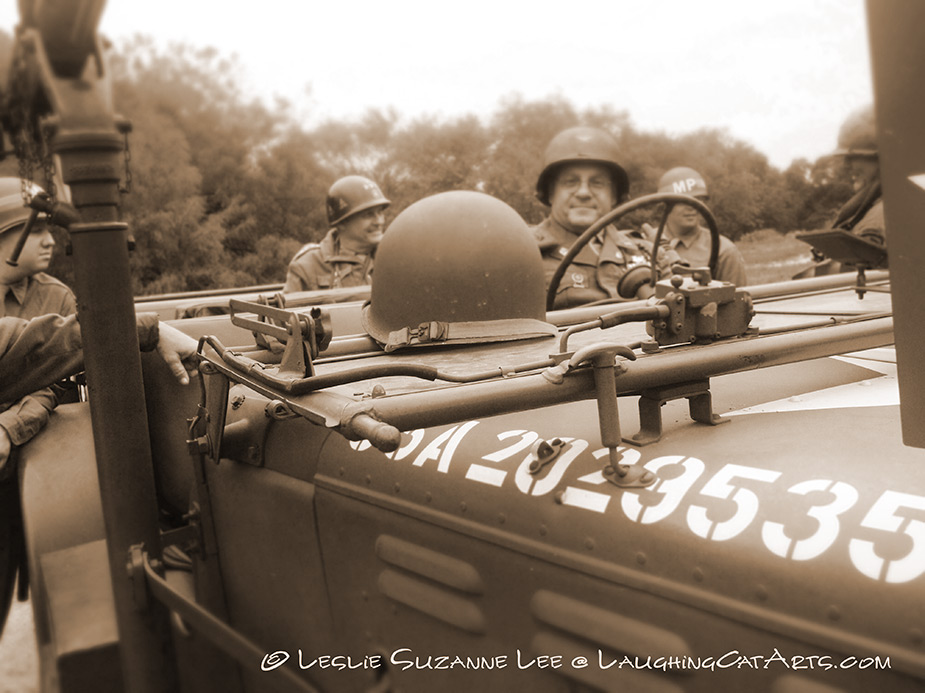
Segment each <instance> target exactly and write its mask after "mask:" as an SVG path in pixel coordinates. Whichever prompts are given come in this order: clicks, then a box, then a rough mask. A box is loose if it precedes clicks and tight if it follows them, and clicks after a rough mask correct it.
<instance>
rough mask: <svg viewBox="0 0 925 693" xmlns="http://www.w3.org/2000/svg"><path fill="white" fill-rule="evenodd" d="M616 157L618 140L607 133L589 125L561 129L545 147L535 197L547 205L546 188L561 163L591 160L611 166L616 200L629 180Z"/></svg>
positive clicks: (627, 189) (624, 190)
mask: <svg viewBox="0 0 925 693" xmlns="http://www.w3.org/2000/svg"><path fill="white" fill-rule="evenodd" d="M618 158H619V152H618V151H617V141H616V139H614V137H613V135H611V134H610V133H609V132H605V131H604V130H601V129H599V128H589V127H577V128H569V129H568V130H563V131H562V132H560V133H559V134H558V135H556V136H555V137H553V138H552V141H550V143H549V146H548V147H546V154H545V155H544V156H543V172H542V173H540V177H539V178H538V179H537V181H536V197H537V199H538V200H539V201H540V202H542V203H543V204H544V205H548V204H549V188H550V185H551V184H552V183H553V181H554V180H555V176H556V173H557V172H558V170H559V167H560V166H562V164H568V163H593V164H603V165H604V166H606V167H607V168H608V169H610V172H611V174H612V175H613V183H614V185H615V186H616V188H617V202H619V201H621V200H622V199H623V198H624V197H626V195H627V194H628V193H629V188H630V182H629V177H628V176H627V175H626V171H625V170H624V169H623V167H622V166H620V164H619V163H618V161H617V159H618Z"/></svg>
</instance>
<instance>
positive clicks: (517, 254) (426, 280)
mask: <svg viewBox="0 0 925 693" xmlns="http://www.w3.org/2000/svg"><path fill="white" fill-rule="evenodd" d="M545 319H546V311H545V290H544V274H543V263H542V259H541V257H540V251H539V247H538V246H537V244H536V240H535V239H534V237H533V235H532V234H531V233H530V231H529V229H528V228H527V224H526V223H525V222H524V220H523V219H522V218H521V216H520V215H519V214H518V213H517V212H515V211H514V210H513V209H512V208H511V207H509V206H508V205H507V204H505V203H504V202H502V201H501V200H499V199H497V198H494V197H491V196H490V195H485V194H483V193H479V192H470V191H461V190H457V191H453V192H444V193H438V194H436V195H431V196H430V197H425V198H424V199H423V200H419V201H418V202H415V203H414V204H412V205H411V206H409V207H407V208H406V209H404V210H403V211H402V212H401V214H399V215H398V216H397V217H395V220H394V221H393V222H392V223H391V224H390V225H389V228H388V230H387V231H386V233H385V236H384V237H383V239H382V243H380V244H379V249H378V250H377V252H376V271H375V275H374V276H373V283H372V289H371V293H370V300H369V302H368V303H367V304H366V305H365V306H364V307H363V315H362V321H363V327H364V328H365V329H366V331H367V333H368V334H369V335H370V336H371V337H372V338H373V339H375V340H376V341H377V342H379V343H380V344H382V345H383V347H384V348H385V350H386V351H394V350H395V349H398V348H401V347H404V346H420V345H432V344H466V343H481V342H497V341H507V340H514V339H527V338H532V337H541V336H552V335H554V334H555V328H554V327H553V326H552V325H550V324H548V323H546V322H545Z"/></svg>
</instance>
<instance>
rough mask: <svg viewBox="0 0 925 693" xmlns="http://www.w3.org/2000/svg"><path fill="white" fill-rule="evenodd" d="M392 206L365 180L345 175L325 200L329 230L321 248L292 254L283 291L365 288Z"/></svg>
mask: <svg viewBox="0 0 925 693" xmlns="http://www.w3.org/2000/svg"><path fill="white" fill-rule="evenodd" d="M390 204H391V202H390V201H389V200H388V199H386V197H385V195H383V194H382V191H381V190H380V189H379V186H378V185H376V184H375V183H374V182H373V181H371V180H370V179H369V178H364V177H363V176H346V177H344V178H341V179H339V180H337V181H335V183H334V184H333V185H332V186H331V188H330V190H328V197H327V213H328V224H329V225H330V230H329V231H328V233H327V235H326V236H325V237H324V238H323V239H322V241H321V243H308V244H307V245H304V246H303V247H302V248H301V249H300V250H299V252H297V253H296V254H295V257H293V258H292V261H291V262H290V263H289V271H288V273H287V276H286V285H285V287H283V292H284V293H291V292H293V291H315V290H317V289H336V288H340V287H347V286H363V285H365V284H369V283H370V275H371V274H372V270H373V255H374V254H375V252H376V248H377V247H378V245H379V241H381V240H382V234H383V231H384V228H385V209H386V207H388V206H389V205H390Z"/></svg>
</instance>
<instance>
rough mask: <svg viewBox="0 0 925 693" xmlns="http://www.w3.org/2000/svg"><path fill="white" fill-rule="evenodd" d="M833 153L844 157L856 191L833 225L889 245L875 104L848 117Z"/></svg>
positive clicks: (836, 216)
mask: <svg viewBox="0 0 925 693" xmlns="http://www.w3.org/2000/svg"><path fill="white" fill-rule="evenodd" d="M833 156H842V157H844V160H845V164H846V165H847V166H848V168H849V170H850V172H851V178H852V182H853V183H854V190H855V194H854V195H853V196H852V197H851V199H849V200H848V201H847V202H846V203H845V204H844V205H843V206H842V208H841V209H840V210H838V213H837V214H836V215H835V221H834V222H833V224H832V228H835V229H844V230H845V231H850V232H851V233H853V234H855V235H858V236H860V237H861V238H864V239H866V240H868V241H872V242H874V243H879V244H881V245H886V226H885V224H884V223H883V198H882V192H881V188H880V160H879V157H878V151H877V126H876V121H875V120H874V108H873V106H871V105H867V106H863V107H861V108H859V109H858V110H856V111H854V112H853V113H851V115H849V116H848V117H847V118H846V119H845V122H844V123H843V124H842V126H841V129H840V130H839V131H838V149H837V150H836V151H835V152H834V153H833Z"/></svg>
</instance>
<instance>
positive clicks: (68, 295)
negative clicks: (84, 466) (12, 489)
mask: <svg viewBox="0 0 925 693" xmlns="http://www.w3.org/2000/svg"><path fill="white" fill-rule="evenodd" d="M25 187H26V189H27V194H30V195H35V194H38V193H40V192H42V190H41V188H39V187H38V186H37V185H34V184H32V183H27V184H26V186H25ZM30 214H31V209H30V208H29V207H27V206H26V203H25V201H24V200H23V184H22V181H20V179H19V178H0V291H2V292H3V300H2V302H0V317H14V318H23V319H25V320H29V319H31V318H35V317H38V316H40V315H46V314H48V313H56V314H58V315H65V316H66V315H71V314H73V313H75V312H76V311H77V305H76V301H75V300H74V294H73V293H72V292H71V290H70V289H69V288H68V287H67V286H65V285H64V284H63V283H62V282H60V281H58V280H57V279H55V278H54V277H52V276H50V275H48V274H45V270H46V269H48V265H49V264H50V263H51V257H52V250H53V249H54V247H55V240H54V238H53V237H52V235H51V231H50V230H49V228H48V224H47V222H46V220H44V219H42V218H39V219H37V220H36V222H35V224H34V225H33V226H32V230H31V233H30V234H29V236H28V238H26V240H25V245H24V246H23V248H22V251H21V252H20V254H19V257H18V260H17V264H16V266H12V265H10V264H9V263H8V262H7V260H8V259H10V257H11V256H12V255H13V254H14V248H15V247H16V245H17V241H19V237H20V235H21V234H22V232H23V230H24V227H25V224H26V221H27V220H28V219H29V216H30ZM58 394H59V393H57V392H56V391H54V390H52V389H50V388H46V389H43V390H39V391H38V392H35V393H33V394H31V395H29V396H26V397H24V398H22V399H21V400H19V401H16V402H5V403H2V404H0V468H2V467H3V464H4V463H5V462H6V460H7V458H8V457H9V455H10V453H11V451H12V449H13V447H14V446H18V445H24V444H25V443H27V442H28V441H29V440H31V439H32V437H33V436H34V435H35V434H36V433H38V432H39V430H41V429H42V428H43V427H44V426H45V424H46V423H47V421H48V414H49V412H50V411H52V410H53V409H54V408H55V407H56V406H57V404H58Z"/></svg>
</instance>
